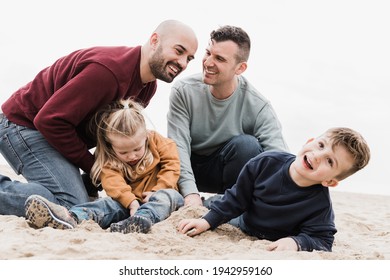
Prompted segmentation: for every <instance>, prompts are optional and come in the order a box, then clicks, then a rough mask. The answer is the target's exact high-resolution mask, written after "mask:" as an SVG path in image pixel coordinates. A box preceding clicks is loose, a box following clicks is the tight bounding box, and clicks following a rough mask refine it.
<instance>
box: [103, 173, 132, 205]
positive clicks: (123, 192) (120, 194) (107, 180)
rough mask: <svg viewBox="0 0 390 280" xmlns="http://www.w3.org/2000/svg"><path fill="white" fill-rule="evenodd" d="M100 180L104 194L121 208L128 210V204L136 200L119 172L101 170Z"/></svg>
mask: <svg viewBox="0 0 390 280" xmlns="http://www.w3.org/2000/svg"><path fill="white" fill-rule="evenodd" d="M100 179H101V183H102V187H103V189H104V191H105V192H106V194H107V195H108V196H109V197H111V198H113V199H115V200H116V201H118V202H119V203H120V204H121V205H122V206H123V207H125V208H129V205H130V203H131V202H133V201H134V200H136V199H137V198H136V196H135V195H134V194H133V192H132V188H131V186H130V185H128V184H127V183H126V181H125V179H124V178H123V175H122V174H120V173H119V172H117V171H114V170H112V169H110V168H103V169H102V172H101V175H100Z"/></svg>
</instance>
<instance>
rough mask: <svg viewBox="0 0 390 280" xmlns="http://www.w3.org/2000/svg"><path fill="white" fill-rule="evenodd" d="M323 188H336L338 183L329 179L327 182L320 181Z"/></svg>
mask: <svg viewBox="0 0 390 280" xmlns="http://www.w3.org/2000/svg"><path fill="white" fill-rule="evenodd" d="M321 184H322V185H323V186H324V187H336V186H337V185H338V184H339V181H338V180H336V179H330V180H327V181H322V183H321Z"/></svg>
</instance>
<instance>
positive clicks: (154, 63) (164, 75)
mask: <svg viewBox="0 0 390 280" xmlns="http://www.w3.org/2000/svg"><path fill="white" fill-rule="evenodd" d="M161 53H162V48H161V47H158V49H157V50H156V53H155V54H154V55H153V57H152V58H151V60H150V61H149V67H150V70H151V71H152V74H153V76H155V77H156V79H159V80H162V81H164V82H167V83H170V82H172V81H173V79H174V78H175V77H176V76H177V75H178V74H179V73H180V70H181V68H180V67H178V66H177V65H176V67H177V68H179V69H180V70H179V72H178V73H177V74H176V75H172V74H170V73H168V72H167V70H166V67H168V66H167V64H165V61H164V58H163V57H162V55H161Z"/></svg>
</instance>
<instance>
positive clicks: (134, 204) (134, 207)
mask: <svg viewBox="0 0 390 280" xmlns="http://www.w3.org/2000/svg"><path fill="white" fill-rule="evenodd" d="M139 206H140V205H139V202H138V200H136V199H134V200H133V201H132V202H131V203H130V205H129V209H130V216H133V215H134V213H135V212H136V211H137V210H138V208H139Z"/></svg>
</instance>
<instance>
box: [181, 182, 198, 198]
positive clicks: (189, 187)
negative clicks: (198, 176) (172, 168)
mask: <svg viewBox="0 0 390 280" xmlns="http://www.w3.org/2000/svg"><path fill="white" fill-rule="evenodd" d="M179 190H180V193H181V195H182V196H183V197H186V196H187V195H189V194H194V193H195V194H199V191H198V188H197V187H196V184H195V182H193V181H185V182H180V183H179Z"/></svg>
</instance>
